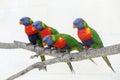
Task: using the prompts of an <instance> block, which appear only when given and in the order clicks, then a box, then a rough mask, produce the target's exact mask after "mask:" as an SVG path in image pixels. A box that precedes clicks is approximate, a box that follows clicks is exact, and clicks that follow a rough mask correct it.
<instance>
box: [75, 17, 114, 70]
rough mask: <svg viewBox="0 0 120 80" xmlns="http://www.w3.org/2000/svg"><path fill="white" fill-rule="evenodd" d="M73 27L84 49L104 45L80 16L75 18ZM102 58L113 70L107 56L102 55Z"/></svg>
mask: <svg viewBox="0 0 120 80" xmlns="http://www.w3.org/2000/svg"><path fill="white" fill-rule="evenodd" d="M73 27H74V28H77V29H78V37H79V39H80V40H81V41H82V43H83V45H84V46H85V49H86V50H88V49H90V48H94V49H97V48H102V47H104V45H103V43H102V40H101V38H100V37H99V35H98V33H97V32H96V31H95V30H94V29H92V28H91V27H89V26H88V24H87V23H86V21H84V20H83V19H82V18H77V19H75V20H74V22H73ZM102 58H103V59H104V61H105V62H106V63H107V65H108V66H109V67H110V68H111V69H112V71H113V72H115V71H114V69H113V68H112V65H111V63H110V61H109V59H108V58H107V56H102Z"/></svg>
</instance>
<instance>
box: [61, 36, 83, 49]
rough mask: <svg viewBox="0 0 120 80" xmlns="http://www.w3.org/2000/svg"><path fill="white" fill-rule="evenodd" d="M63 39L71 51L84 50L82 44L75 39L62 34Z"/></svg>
mask: <svg viewBox="0 0 120 80" xmlns="http://www.w3.org/2000/svg"><path fill="white" fill-rule="evenodd" d="M60 36H61V37H62V38H64V39H65V41H66V43H67V45H68V46H69V47H70V51H72V50H78V51H81V50H83V46H82V45H81V44H82V43H80V42H78V41H77V40H76V39H75V38H74V37H72V36H70V35H68V34H60Z"/></svg>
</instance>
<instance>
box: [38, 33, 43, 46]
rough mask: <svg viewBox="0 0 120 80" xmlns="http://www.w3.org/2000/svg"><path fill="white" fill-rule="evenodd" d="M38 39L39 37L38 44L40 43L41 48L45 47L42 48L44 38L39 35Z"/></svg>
mask: <svg viewBox="0 0 120 80" xmlns="http://www.w3.org/2000/svg"><path fill="white" fill-rule="evenodd" d="M38 37H39V39H38V41H37V42H38V44H39V46H41V47H43V46H42V37H41V35H40V33H38Z"/></svg>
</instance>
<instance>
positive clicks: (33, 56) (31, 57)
mask: <svg viewBox="0 0 120 80" xmlns="http://www.w3.org/2000/svg"><path fill="white" fill-rule="evenodd" d="M38 56H39V55H32V56H30V59H34V58H35V57H37V58H38Z"/></svg>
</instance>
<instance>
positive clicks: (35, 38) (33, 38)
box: [19, 17, 47, 70]
mask: <svg viewBox="0 0 120 80" xmlns="http://www.w3.org/2000/svg"><path fill="white" fill-rule="evenodd" d="M19 23H20V24H21V25H24V26H25V33H26V35H27V36H28V39H29V41H30V43H31V44H33V45H35V46H37V45H39V46H41V47H42V38H41V35H40V34H39V33H38V30H36V29H35V28H34V27H33V26H32V23H33V20H32V19H31V18H29V17H23V18H21V19H20V21H19ZM40 57H41V61H45V56H40ZM44 69H45V70H47V69H46V67H44Z"/></svg>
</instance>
